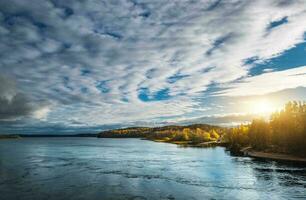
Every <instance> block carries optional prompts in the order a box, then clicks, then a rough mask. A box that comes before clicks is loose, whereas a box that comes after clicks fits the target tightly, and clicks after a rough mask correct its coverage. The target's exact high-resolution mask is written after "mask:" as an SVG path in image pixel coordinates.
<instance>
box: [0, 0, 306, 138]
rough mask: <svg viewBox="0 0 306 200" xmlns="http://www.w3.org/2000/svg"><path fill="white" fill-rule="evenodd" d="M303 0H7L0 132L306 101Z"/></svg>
mask: <svg viewBox="0 0 306 200" xmlns="http://www.w3.org/2000/svg"><path fill="white" fill-rule="evenodd" d="M305 21H306V1H305V0H294V1H293V0H158V1H157V0H105V1H104V0H86V1H85V0H65V1H62V0H44V1H42V0H9V1H0V132H1V133H32V134H36V133H54V134H62V133H77V132H80V133H81V132H98V131H100V130H104V129H111V128H117V127H126V126H161V125H166V124H188V123H211V124H219V125H233V124H238V123H242V122H247V121H250V120H251V119H252V118H253V117H254V116H257V115H261V113H267V111H269V112H270V111H274V110H276V109H279V108H280V107H281V106H282V105H283V104H284V103H286V102H287V101H290V100H299V101H303V100H306V41H305V40H306V23H305Z"/></svg>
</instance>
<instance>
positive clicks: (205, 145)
mask: <svg viewBox="0 0 306 200" xmlns="http://www.w3.org/2000/svg"><path fill="white" fill-rule="evenodd" d="M144 140H150V141H153V142H164V143H170V144H176V145H179V146H181V147H197V148H209V147H218V146H219V147H226V146H227V143H225V142H218V141H210V142H201V143H193V142H191V141H171V140H164V139H152V140H151V139H144Z"/></svg>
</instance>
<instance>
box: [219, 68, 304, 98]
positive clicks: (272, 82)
mask: <svg viewBox="0 0 306 200" xmlns="http://www.w3.org/2000/svg"><path fill="white" fill-rule="evenodd" d="M226 87H229V89H225V90H223V91H221V92H220V94H219V95H226V96H250V95H261V94H267V93H271V92H275V91H280V90H284V89H287V88H296V87H306V66H302V67H297V68H293V69H287V70H283V71H277V72H268V73H264V74H261V75H257V76H253V77H247V78H244V79H242V80H241V81H239V82H237V83H232V84H228V85H226Z"/></svg>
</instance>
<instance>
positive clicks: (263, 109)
mask: <svg viewBox="0 0 306 200" xmlns="http://www.w3.org/2000/svg"><path fill="white" fill-rule="evenodd" d="M250 106H251V110H252V112H253V113H257V114H268V113H272V112H273V111H275V108H274V105H273V104H272V103H271V102H270V101H269V100H267V99H260V100H256V101H254V102H252V104H251V105H250Z"/></svg>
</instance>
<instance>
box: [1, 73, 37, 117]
mask: <svg viewBox="0 0 306 200" xmlns="http://www.w3.org/2000/svg"><path fill="white" fill-rule="evenodd" d="M32 111H33V107H32V106H31V105H30V102H29V100H28V99H27V98H26V96H25V95H24V94H22V93H19V92H18V91H17V90H16V87H15V83H14V81H13V80H11V79H9V78H6V77H5V76H2V75H0V120H10V119H15V118H18V117H23V116H27V115H30V114H31V112H32Z"/></svg>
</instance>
